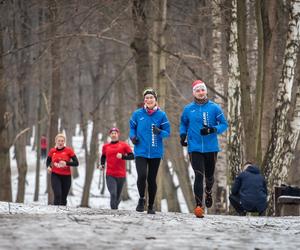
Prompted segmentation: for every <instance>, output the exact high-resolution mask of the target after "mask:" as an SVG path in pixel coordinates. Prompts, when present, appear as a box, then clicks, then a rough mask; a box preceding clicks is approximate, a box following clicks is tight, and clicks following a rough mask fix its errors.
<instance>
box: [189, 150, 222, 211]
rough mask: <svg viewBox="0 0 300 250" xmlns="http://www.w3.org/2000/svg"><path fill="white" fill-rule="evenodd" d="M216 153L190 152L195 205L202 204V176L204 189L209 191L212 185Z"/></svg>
mask: <svg viewBox="0 0 300 250" xmlns="http://www.w3.org/2000/svg"><path fill="white" fill-rule="evenodd" d="M217 154H218V153H217V152H210V153H199V152H192V153H190V161H191V164H192V167H193V170H194V172H195V182H194V194H195V200H196V204H197V206H202V200H203V176H205V186H206V190H207V191H211V189H212V187H213V184H214V172H215V165H216V161H217Z"/></svg>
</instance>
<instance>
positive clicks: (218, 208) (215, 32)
mask: <svg viewBox="0 0 300 250" xmlns="http://www.w3.org/2000/svg"><path fill="white" fill-rule="evenodd" d="M211 5H212V23H213V29H212V41H213V42H212V44H213V45H212V47H213V50H212V68H213V69H214V72H213V86H214V89H215V90H216V91H217V92H218V93H221V94H222V95H224V80H223V72H222V43H221V41H222V18H221V17H222V12H221V1H220V0H217V1H212V2H211ZM215 101H216V102H217V103H218V104H219V105H220V106H221V107H222V108H223V109H224V100H223V99H222V98H220V96H219V95H216V96H215ZM219 143H220V146H221V148H222V149H225V148H226V144H227V142H226V135H225V134H222V135H220V136H219ZM226 167H227V162H226V150H223V151H221V152H219V154H218V161H217V163H216V170H215V185H214V187H213V193H214V195H213V196H214V197H215V202H214V203H213V206H212V208H211V209H209V212H210V213H217V214H220V213H224V212H225V211H226V208H227V206H226V185H227V183H226V182H227V178H226V171H227V169H226ZM224 197H225V198H224Z"/></svg>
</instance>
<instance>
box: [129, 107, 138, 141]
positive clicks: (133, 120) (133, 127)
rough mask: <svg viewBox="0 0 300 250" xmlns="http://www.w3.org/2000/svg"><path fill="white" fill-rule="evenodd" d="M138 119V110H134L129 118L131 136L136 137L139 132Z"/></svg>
mask: <svg viewBox="0 0 300 250" xmlns="http://www.w3.org/2000/svg"><path fill="white" fill-rule="evenodd" d="M136 130H137V119H136V112H134V113H133V114H132V116H131V118H130V120H129V138H134V137H136V134H137V131H136Z"/></svg>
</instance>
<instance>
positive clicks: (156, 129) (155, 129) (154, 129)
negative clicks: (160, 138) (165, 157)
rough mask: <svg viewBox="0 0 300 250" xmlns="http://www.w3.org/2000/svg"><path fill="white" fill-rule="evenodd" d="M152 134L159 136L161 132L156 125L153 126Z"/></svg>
mask: <svg viewBox="0 0 300 250" xmlns="http://www.w3.org/2000/svg"><path fill="white" fill-rule="evenodd" d="M152 132H153V134H155V135H158V134H159V133H160V132H161V129H160V128H158V127H156V126H155V125H153V126H152Z"/></svg>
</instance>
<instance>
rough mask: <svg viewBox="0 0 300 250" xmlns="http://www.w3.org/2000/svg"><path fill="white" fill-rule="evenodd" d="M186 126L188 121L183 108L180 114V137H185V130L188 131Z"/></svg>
mask: <svg viewBox="0 0 300 250" xmlns="http://www.w3.org/2000/svg"><path fill="white" fill-rule="evenodd" d="M188 126H189V120H188V117H187V111H186V108H185V109H184V110H183V112H182V114H181V119H180V127H179V134H180V135H186V134H187V130H188Z"/></svg>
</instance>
